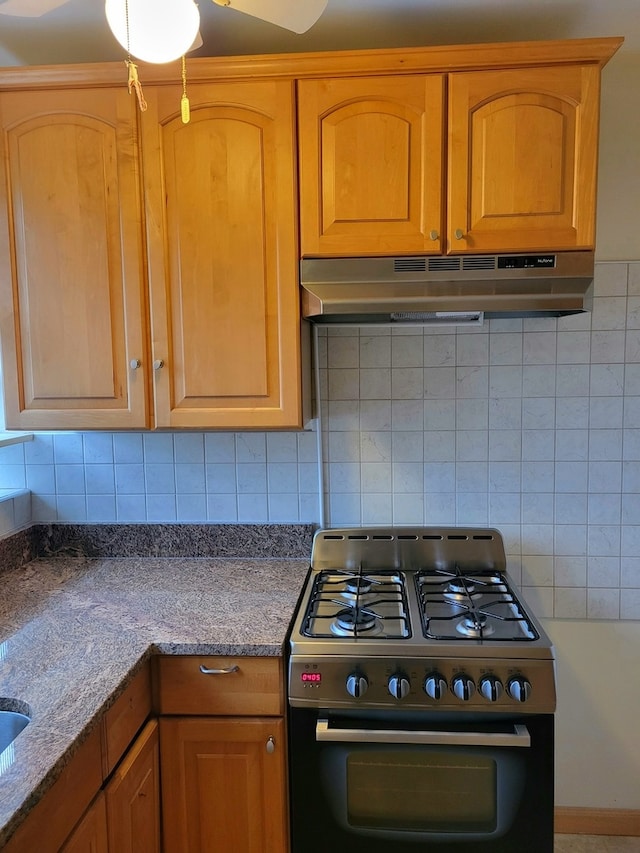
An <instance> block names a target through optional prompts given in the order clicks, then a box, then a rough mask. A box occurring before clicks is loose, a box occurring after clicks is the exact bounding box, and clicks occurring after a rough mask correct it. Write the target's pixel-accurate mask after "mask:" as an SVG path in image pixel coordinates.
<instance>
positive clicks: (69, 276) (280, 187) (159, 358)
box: [0, 81, 302, 429]
mask: <svg viewBox="0 0 640 853" xmlns="http://www.w3.org/2000/svg"><path fill="white" fill-rule="evenodd" d="M146 95H147V99H148V103H149V110H148V112H146V113H144V114H143V115H142V116H141V117H140V120H139V124H140V127H141V130H142V139H143V145H142V147H143V152H142V154H143V157H142V162H143V164H144V169H143V175H142V178H143V185H144V199H143V202H144V205H145V208H146V210H145V212H146V224H147V234H146V251H147V252H148V254H147V257H146V258H145V255H144V251H143V248H144V247H145V239H144V238H145V234H144V226H143V216H142V213H141V204H142V201H141V195H140V191H139V184H140V171H139V153H138V144H137V126H138V120H137V116H136V109H137V106H136V100H135V98H133V97H131V96H129V94H128V93H127V91H126V89H125V88H124V87H122V88H120V89H117V90H114V89H110V88H109V89H89V90H86V91H83V90H71V91H68V92H67V91H60V90H54V91H47V92H27V93H23V92H8V93H3V94H1V95H0V111H1V119H2V127H3V129H4V147H5V152H4V153H5V159H6V164H7V171H6V174H4V175H0V194H2V193H3V192H6V204H2V203H0V269H2V270H4V271H6V272H7V279H6V284H5V283H4V282H3V287H2V288H0V293H1V296H0V299H1V300H2V301H1V303H0V304H1V308H2V311H1V313H2V325H1V327H0V331H1V337H2V350H3V363H4V381H5V408H6V422H7V426H8V427H10V428H13V429H34V428H36V429H37V428H43V429H46V428H54V429H55V428H68V429H90V428H100V429H119V428H136V427H137V428H145V427H154V426H155V427H195V428H200V429H205V428H216V427H222V428H225V429H236V428H242V427H248V428H270V427H274V428H277V427H288V428H295V427H300V426H301V425H302V402H301V396H302V391H301V388H302V382H301V351H300V321H299V308H298V284H297V259H298V245H297V195H296V181H295V175H296V170H295V151H294V115H293V112H294V102H293V83H292V82H291V81H288V82H287V81H265V82H256V83H253V82H252V83H229V84H222V83H221V84H208V85H204V84H203V85H199V86H193V87H192V88H191V90H190V97H191V103H192V113H191V122H190V123H189V124H183V123H182V121H181V118H180V99H179V92H178V95H176V89H175V87H174V86H157V87H155V88H154V87H149V88H148V89H147V92H146ZM0 159H1V158H0ZM147 274H148V278H149V282H148V284H149V291H148V292H147V281H146V278H147ZM147 300H148V301H149V306H150V311H151V334H150V335H149V332H148V324H147Z"/></svg>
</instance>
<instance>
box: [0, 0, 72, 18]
mask: <svg viewBox="0 0 640 853" xmlns="http://www.w3.org/2000/svg"><path fill="white" fill-rule="evenodd" d="M68 2H69V0H4V3H2V2H0V15H14V16H15V17H16V18H39V17H40V16H41V15H46V14H47V12H53V10H54V9H57V8H58V7H59V6H64V4H65V3H68Z"/></svg>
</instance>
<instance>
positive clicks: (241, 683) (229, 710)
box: [156, 655, 284, 716]
mask: <svg viewBox="0 0 640 853" xmlns="http://www.w3.org/2000/svg"><path fill="white" fill-rule="evenodd" d="M156 663H157V670H156V674H157V678H158V693H157V695H158V712H159V713H160V714H202V715H207V716H209V715H229V714H233V715H249V716H256V715H263V716H264V715H266V716H279V715H281V714H282V713H283V712H284V696H283V690H284V688H283V681H282V661H281V660H280V658H258V657H202V656H194V657H191V656H182V655H179V656H178V655H176V656H175V657H173V656H164V657H159V658H157V661H156ZM201 666H202V667H203V668H204V669H209V670H232V671H229V672H222V673H210V674H205V673H203V672H202V671H201V669H200V667H201ZM234 667H237V669H234Z"/></svg>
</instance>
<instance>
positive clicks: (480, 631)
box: [456, 612, 495, 640]
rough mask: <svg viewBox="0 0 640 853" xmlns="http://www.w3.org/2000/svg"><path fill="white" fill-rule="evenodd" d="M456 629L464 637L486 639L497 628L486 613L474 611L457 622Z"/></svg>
mask: <svg viewBox="0 0 640 853" xmlns="http://www.w3.org/2000/svg"><path fill="white" fill-rule="evenodd" d="M456 631H457V632H458V633H459V634H462V636H463V637H472V638H473V639H474V640H480V639H482V640H484V639H486V638H487V637H490V636H491V634H493V633H494V631H495V628H494V627H493V625H492V624H491V623H490V622H489V620H488V618H487V616H486V615H485V614H484V613H475V612H474V613H469V614H467V615H466V616H464V617H463V618H462V619H461V620H460V621H459V622H458V623H457V625H456Z"/></svg>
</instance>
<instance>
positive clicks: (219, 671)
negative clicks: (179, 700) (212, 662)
mask: <svg viewBox="0 0 640 853" xmlns="http://www.w3.org/2000/svg"><path fill="white" fill-rule="evenodd" d="M200 672H201V673H202V674H203V675H230V674H231V673H232V672H240V667H239V666H238V665H237V664H234V665H233V666H228V667H226V668H225V669H208V668H207V667H206V666H205V665H204V664H203V663H201V664H200Z"/></svg>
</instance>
